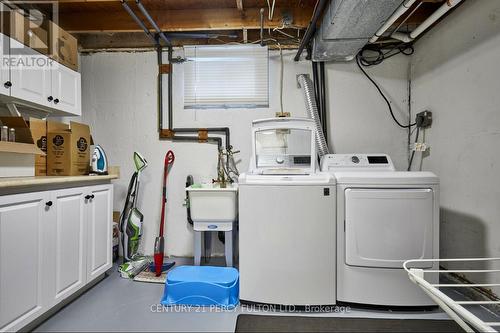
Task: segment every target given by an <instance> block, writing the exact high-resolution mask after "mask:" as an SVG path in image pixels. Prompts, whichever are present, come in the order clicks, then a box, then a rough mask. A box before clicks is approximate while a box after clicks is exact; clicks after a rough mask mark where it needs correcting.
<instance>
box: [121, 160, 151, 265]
mask: <svg viewBox="0 0 500 333" xmlns="http://www.w3.org/2000/svg"><path fill="white" fill-rule="evenodd" d="M133 158H134V164H135V172H134V173H133V174H132V178H131V179H130V182H129V185H128V191H127V197H126V199H125V205H124V206H123V211H122V214H121V215H120V232H121V241H122V247H123V261H124V262H127V261H130V260H132V259H133V257H134V256H135V255H136V254H137V253H138V251H139V245H140V242H141V237H142V223H143V220H144V215H143V214H142V213H141V211H140V210H139V208H137V198H138V196H139V184H140V176H141V173H142V171H143V170H144V169H145V168H146V167H147V166H148V162H147V161H146V159H145V158H144V157H143V156H142V155H141V154H140V153H138V152H134V157H133Z"/></svg>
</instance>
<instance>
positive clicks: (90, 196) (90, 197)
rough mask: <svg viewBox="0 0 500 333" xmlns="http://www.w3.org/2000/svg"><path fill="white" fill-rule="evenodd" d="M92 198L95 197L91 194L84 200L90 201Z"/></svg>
mask: <svg viewBox="0 0 500 333" xmlns="http://www.w3.org/2000/svg"><path fill="white" fill-rule="evenodd" d="M94 198H95V196H94V195H93V194H92V195H86V196H85V200H90V199H94Z"/></svg>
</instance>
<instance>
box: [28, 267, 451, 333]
mask: <svg viewBox="0 0 500 333" xmlns="http://www.w3.org/2000/svg"><path fill="white" fill-rule="evenodd" d="M174 260H175V261H176V262H177V264H190V263H191V262H190V261H189V260H187V259H183V258H176V259H174ZM162 295H163V285H160V284H148V283H140V282H133V281H129V280H126V279H122V278H121V277H120V276H119V274H118V272H117V271H116V269H114V270H113V271H112V272H111V274H110V276H108V277H107V278H105V279H104V280H103V281H101V282H100V283H99V284H97V285H96V286H95V287H93V288H92V289H90V290H89V291H87V292H86V293H85V294H83V295H81V296H80V297H79V298H77V299H76V300H75V301H73V302H72V303H70V304H68V305H67V306H66V307H64V308H63V309H61V310H60V311H59V312H57V313H56V314H55V315H54V316H52V317H51V318H49V319H48V320H47V321H45V322H44V323H42V324H41V325H40V326H38V327H37V328H36V329H35V332H61V331H65V332H67V331H80V332H81V331H176V332H179V331H198V332H199V331H211V332H214V331H227V332H234V329H235V326H236V318H237V316H238V314H240V313H251V314H252V313H253V314H255V313H259V314H263V315H266V314H270V315H276V312H263V311H260V310H257V309H254V308H248V307H244V306H243V307H242V306H239V307H237V308H236V309H235V310H231V311H221V310H218V309H210V308H191V309H186V308H171V309H169V310H168V311H160V312H158V311H156V310H157V309H158V308H159V309H161V307H157V305H158V303H159V301H160V299H161V297H162ZM163 309H166V308H163ZM279 314H280V315H298V314H297V313H283V312H280V313H279ZM300 315H306V316H332V317H334V316H337V317H340V316H346V317H359V318H398V319H399V318H412V319H448V316H447V315H446V314H445V313H443V312H441V311H439V310H436V311H427V312H408V311H406V312H404V311H382V310H363V309H351V310H350V311H349V312H347V313H323V314H300Z"/></svg>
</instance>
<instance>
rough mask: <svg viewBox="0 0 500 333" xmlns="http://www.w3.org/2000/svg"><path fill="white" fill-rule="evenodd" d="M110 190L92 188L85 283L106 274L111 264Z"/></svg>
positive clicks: (97, 187)
mask: <svg viewBox="0 0 500 333" xmlns="http://www.w3.org/2000/svg"><path fill="white" fill-rule="evenodd" d="M112 198H113V193H112V188H111V187H110V186H107V185H103V186H95V187H93V188H92V191H91V193H90V199H89V207H88V208H89V209H88V210H87V212H88V215H87V216H88V217H87V221H86V223H87V227H88V231H87V237H88V240H87V244H88V246H89V247H88V251H87V282H90V281H92V280H94V279H95V278H97V277H98V276H100V275H102V274H103V273H104V272H106V271H107V270H108V269H109V268H110V267H111V264H112V252H111V251H110V249H111V248H112V247H113V245H112V240H113V236H112V223H111V221H112V219H113V216H112V214H113V209H112V202H111V201H112Z"/></svg>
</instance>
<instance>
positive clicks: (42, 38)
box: [2, 10, 49, 54]
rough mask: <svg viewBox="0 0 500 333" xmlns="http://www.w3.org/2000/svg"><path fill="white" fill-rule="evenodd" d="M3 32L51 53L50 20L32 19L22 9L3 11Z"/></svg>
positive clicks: (45, 52) (35, 48) (39, 49)
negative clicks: (38, 20) (25, 15)
mask: <svg viewBox="0 0 500 333" xmlns="http://www.w3.org/2000/svg"><path fill="white" fill-rule="evenodd" d="M2 22H3V26H2V32H3V33H4V34H5V35H7V36H10V37H11V38H13V39H16V40H17V41H19V42H20V43H22V44H24V45H26V46H28V47H30V48H32V49H34V50H36V51H38V52H40V53H42V54H49V34H48V28H49V24H48V21H43V22H34V21H30V20H29V19H27V18H26V17H24V15H23V14H22V13H21V12H20V11H16V10H10V11H9V10H5V11H2Z"/></svg>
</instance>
